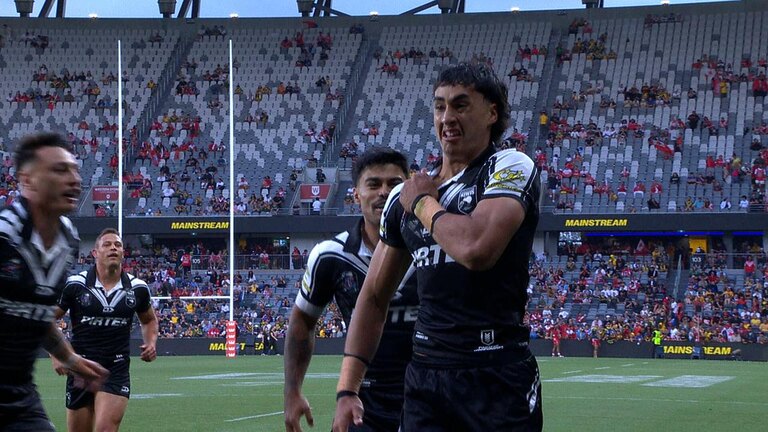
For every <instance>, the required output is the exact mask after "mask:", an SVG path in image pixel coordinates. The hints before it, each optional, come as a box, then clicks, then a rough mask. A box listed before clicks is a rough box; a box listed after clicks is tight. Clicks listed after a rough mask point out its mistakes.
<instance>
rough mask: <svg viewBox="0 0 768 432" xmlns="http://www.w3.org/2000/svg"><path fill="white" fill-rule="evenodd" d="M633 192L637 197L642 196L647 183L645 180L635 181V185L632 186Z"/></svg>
mask: <svg viewBox="0 0 768 432" xmlns="http://www.w3.org/2000/svg"><path fill="white" fill-rule="evenodd" d="M632 194H633V195H634V197H635V198H642V197H643V196H644V195H645V185H644V184H643V182H641V181H638V182H636V183H635V187H634V188H632Z"/></svg>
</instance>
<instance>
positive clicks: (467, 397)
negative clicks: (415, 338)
mask: <svg viewBox="0 0 768 432" xmlns="http://www.w3.org/2000/svg"><path fill="white" fill-rule="evenodd" d="M401 425H402V429H401V430H402V431H403V432H438V431H440V432H442V431H466V432H469V431H478V432H480V431H482V432H486V431H505V432H510V431H520V432H523V431H541V430H542V427H543V414H542V409H541V381H540V379H539V367H538V364H537V363H536V358H535V357H534V356H533V355H529V356H527V357H526V358H524V359H523V360H520V361H517V362H511V363H507V364H504V365H497V366H487V367H479V368H465V369H435V368H430V367H427V366H424V365H420V364H416V363H413V362H412V363H411V364H410V365H408V369H407V370H406V372H405V404H404V406H403V420H402V422H401Z"/></svg>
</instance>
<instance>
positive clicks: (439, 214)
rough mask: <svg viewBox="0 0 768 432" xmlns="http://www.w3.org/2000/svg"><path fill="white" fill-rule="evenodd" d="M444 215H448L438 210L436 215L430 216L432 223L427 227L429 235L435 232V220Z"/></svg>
mask: <svg viewBox="0 0 768 432" xmlns="http://www.w3.org/2000/svg"><path fill="white" fill-rule="evenodd" d="M446 213H448V212H447V211H445V210H440V211H438V212H437V213H435V214H434V215H432V223H431V224H430V225H429V233H430V234H432V233H433V232H435V222H437V220H438V219H439V218H440V216H442V215H444V214H446Z"/></svg>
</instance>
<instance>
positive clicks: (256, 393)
mask: <svg viewBox="0 0 768 432" xmlns="http://www.w3.org/2000/svg"><path fill="white" fill-rule="evenodd" d="M340 360H341V358H340V357H336V356H317V357H315V358H314V359H313V361H312V365H311V367H310V371H309V374H308V377H307V380H306V383H305V387H304V392H305V395H306V396H307V397H308V398H309V400H310V403H311V405H312V407H313V413H314V416H315V427H314V428H312V430H315V431H322V432H327V431H329V430H330V424H331V418H332V415H333V407H334V404H335V402H334V393H335V386H336V379H337V377H338V370H339V364H340ZM540 365H541V372H542V379H543V380H544V384H543V385H544V389H543V393H544V424H545V427H544V429H545V430H546V431H590V432H591V431H595V432H598V431H696V432H707V431H721V430H730V431H752V430H761V429H762V430H765V429H763V428H764V427H766V425H765V424H766V414H765V413H766V412H768V398H766V396H768V365H766V364H765V363H750V362H722V361H705V360H702V361H696V360H650V359H591V358H562V359H561V358H557V359H553V358H542V359H540ZM38 369H39V370H38V372H37V383H38V386H39V390H40V393H41V395H42V397H43V401H44V404H45V406H46V409H47V410H48V413H49V415H50V417H51V419H52V420H53V421H54V423H55V424H56V426H57V428H58V429H59V430H62V431H63V430H66V427H65V421H64V418H65V414H64V379H63V378H62V377H58V376H56V375H55V374H54V373H53V371H52V370H51V368H50V363H49V362H48V361H47V360H44V361H40V362H39V363H38ZM282 371H283V367H282V357H261V356H249V357H238V358H236V359H226V358H224V357H223V356H222V357H208V356H201V357H160V358H158V360H157V361H156V362H154V363H152V364H145V363H142V362H141V361H137V360H135V361H134V362H133V364H132V375H133V389H132V392H133V396H132V399H131V402H130V404H129V406H128V412H127V413H126V418H125V419H124V421H123V427H122V430H123V431H129V432H130V431H141V432H155V431H159V432H172V431H179V432H181V431H184V432H190V431H204V432H214V431H257V432H262V431H264V432H272V431H282V430H284V429H283V417H282V409H283V399H282V389H283V372H282ZM468 394H469V392H468ZM761 425H762V426H761ZM308 429H309V428H305V431H306V430H308Z"/></svg>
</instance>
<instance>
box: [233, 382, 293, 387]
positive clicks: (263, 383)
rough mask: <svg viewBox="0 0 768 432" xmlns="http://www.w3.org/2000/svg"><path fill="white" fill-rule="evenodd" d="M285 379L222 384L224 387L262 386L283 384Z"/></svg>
mask: <svg viewBox="0 0 768 432" xmlns="http://www.w3.org/2000/svg"><path fill="white" fill-rule="evenodd" d="M283 384H285V382H283V381H240V382H236V383H231V384H220V385H221V386H223V387H262V386H271V385H283Z"/></svg>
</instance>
